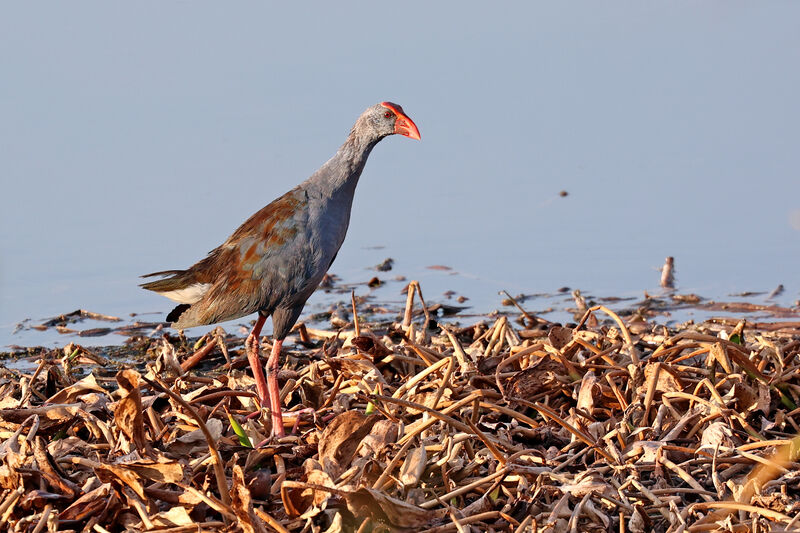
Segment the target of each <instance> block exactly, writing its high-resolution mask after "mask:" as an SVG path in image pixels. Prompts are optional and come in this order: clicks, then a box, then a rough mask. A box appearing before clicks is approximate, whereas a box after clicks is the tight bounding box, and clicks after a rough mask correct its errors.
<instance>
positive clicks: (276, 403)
mask: <svg viewBox="0 0 800 533" xmlns="http://www.w3.org/2000/svg"><path fill="white" fill-rule="evenodd" d="M282 345H283V339H281V340H277V339H276V340H274V341H273V343H272V353H271V354H270V356H269V359H268V360H267V385H268V387H269V408H270V411H272V434H273V435H274V436H276V437H283V436H284V435H285V434H286V433H285V432H284V430H283V415H282V414H281V389H280V388H279V387H278V360H279V359H280V357H281V346H282Z"/></svg>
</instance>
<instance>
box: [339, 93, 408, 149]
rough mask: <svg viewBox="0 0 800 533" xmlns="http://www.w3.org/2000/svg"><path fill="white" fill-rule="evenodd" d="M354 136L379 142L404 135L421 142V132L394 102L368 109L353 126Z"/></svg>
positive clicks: (383, 103) (382, 103)
mask: <svg viewBox="0 0 800 533" xmlns="http://www.w3.org/2000/svg"><path fill="white" fill-rule="evenodd" d="M352 134H355V135H356V136H358V137H361V138H363V139H369V140H371V141H379V140H381V139H383V138H384V137H386V136H388V135H394V134H399V135H404V136H406V137H409V138H411V139H417V140H419V138H420V135H419V130H418V129H417V126H416V124H414V121H413V120H411V119H410V118H408V115H406V114H405V112H404V111H403V108H402V107H400V106H399V105H397V104H393V103H392V102H381V103H380V104H375V105H374V106H372V107H369V108H367V110H366V111H364V112H363V113H362V114H361V116H360V117H358V120H357V121H356V123H355V126H353V131H352Z"/></svg>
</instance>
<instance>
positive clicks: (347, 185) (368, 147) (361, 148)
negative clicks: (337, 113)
mask: <svg viewBox="0 0 800 533" xmlns="http://www.w3.org/2000/svg"><path fill="white" fill-rule="evenodd" d="M380 140H381V138H374V137H370V138H365V137H364V136H360V135H358V134H357V133H356V132H355V130H354V131H351V132H350V135H349V136H348V137H347V140H346V141H345V142H344V144H343V145H342V146H341V147H340V148H339V150H338V151H337V152H336V154H334V156H333V157H331V158H330V159H329V160H328V161H326V162H325V164H324V165H322V166H321V167H320V168H319V170H317V171H316V172H315V173H314V174H313V175H312V176H311V177H310V178H309V179H308V181H309V182H310V184H312V185H313V186H314V187H315V188H316V189H317V190H319V191H320V192H321V193H322V194H323V195H324V196H329V197H333V196H338V195H339V194H342V193H344V194H347V195H349V196H350V197H352V195H353V193H354V192H355V188H356V185H357V184H358V178H359V177H360V176H361V172H362V171H363V170H364V165H366V163H367V158H368V157H369V154H370V152H371V151H372V149H373V148H374V147H375V145H376V144H377V143H378V141H380Z"/></svg>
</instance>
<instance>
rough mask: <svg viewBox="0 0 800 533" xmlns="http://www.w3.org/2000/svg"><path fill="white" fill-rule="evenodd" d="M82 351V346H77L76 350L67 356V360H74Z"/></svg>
mask: <svg viewBox="0 0 800 533" xmlns="http://www.w3.org/2000/svg"><path fill="white" fill-rule="evenodd" d="M80 351H81V349H80V348H75V350H74V351H73V352H72V353H71V354H69V357H68V358H67V360H69V361H74V360H75V358H76V357H78V352H80Z"/></svg>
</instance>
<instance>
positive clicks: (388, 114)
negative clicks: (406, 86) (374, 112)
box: [383, 111, 392, 118]
mask: <svg viewBox="0 0 800 533" xmlns="http://www.w3.org/2000/svg"><path fill="white" fill-rule="evenodd" d="M383 116H384V117H386V118H391V117H392V112H391V111H386V112H385V113H384V114H383Z"/></svg>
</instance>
